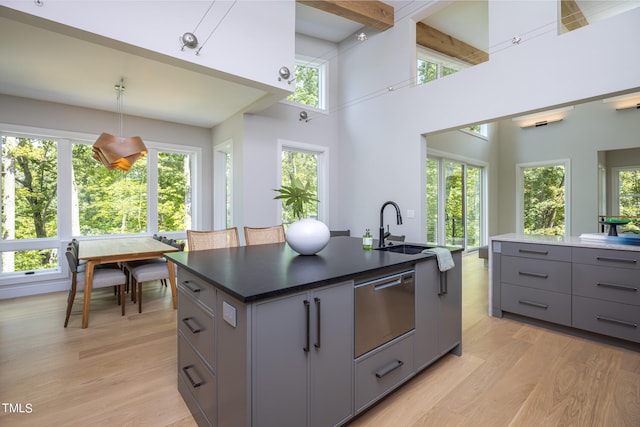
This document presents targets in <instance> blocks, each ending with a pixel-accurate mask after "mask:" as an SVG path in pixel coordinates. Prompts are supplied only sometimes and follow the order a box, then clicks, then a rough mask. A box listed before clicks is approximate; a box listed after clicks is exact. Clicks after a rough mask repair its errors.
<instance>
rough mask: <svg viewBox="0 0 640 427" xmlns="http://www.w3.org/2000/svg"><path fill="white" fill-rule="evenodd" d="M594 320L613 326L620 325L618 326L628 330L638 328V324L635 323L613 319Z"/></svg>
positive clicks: (597, 317)
mask: <svg viewBox="0 0 640 427" xmlns="http://www.w3.org/2000/svg"><path fill="white" fill-rule="evenodd" d="M596 319H598V320H599V321H601V322H608V323H613V324H616V325H620V326H627V327H629V328H637V327H638V324H637V323H635V322H627V321H624V320H618V319H613V318H611V317H605V316H596Z"/></svg>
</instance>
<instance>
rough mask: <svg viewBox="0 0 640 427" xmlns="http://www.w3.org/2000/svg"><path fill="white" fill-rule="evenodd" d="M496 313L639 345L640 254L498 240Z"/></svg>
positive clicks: (494, 282)
mask: <svg viewBox="0 0 640 427" xmlns="http://www.w3.org/2000/svg"><path fill="white" fill-rule="evenodd" d="M492 255H493V275H492V283H491V285H492V293H493V296H492V304H493V314H494V315H497V316H501V315H502V312H503V311H505V312H511V313H516V314H520V315H523V316H527V317H532V318H537V319H540V320H544V321H548V322H552V323H557V324H561V325H565V326H570V327H573V328H577V329H583V330H586V331H590V332H595V333H598V334H601V335H606V336H610V337H615V338H620V339H623V340H627V341H632V342H636V343H640V252H638V251H626V250H616V249H607V248H596V247H589V248H586V247H578V246H568V245H567V246H565V245H545V244H537V243H520V242H501V241H494V242H493V248H492Z"/></svg>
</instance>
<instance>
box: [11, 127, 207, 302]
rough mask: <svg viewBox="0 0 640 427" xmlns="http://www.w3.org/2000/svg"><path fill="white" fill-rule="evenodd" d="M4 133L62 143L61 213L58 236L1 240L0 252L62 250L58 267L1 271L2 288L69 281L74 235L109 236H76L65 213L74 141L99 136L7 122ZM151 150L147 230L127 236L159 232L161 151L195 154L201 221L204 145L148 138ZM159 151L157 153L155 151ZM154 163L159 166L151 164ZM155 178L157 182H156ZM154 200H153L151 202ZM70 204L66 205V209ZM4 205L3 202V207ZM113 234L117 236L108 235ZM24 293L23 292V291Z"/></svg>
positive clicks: (194, 189) (194, 193) (194, 190)
mask: <svg viewBox="0 0 640 427" xmlns="http://www.w3.org/2000/svg"><path fill="white" fill-rule="evenodd" d="M0 133H1V134H3V135H10V136H16V137H23V138H38V139H51V140H54V141H56V143H57V144H58V165H57V171H58V182H57V192H58V194H57V198H58V206H57V215H58V221H57V223H58V224H57V225H58V229H57V236H56V237H50V238H49V237H48V238H44V239H21V240H8V241H7V240H2V239H0V252H15V251H22V250H36V249H57V250H58V267H57V268H48V269H43V270H38V271H35V272H34V273H28V272H6V273H5V272H0V290H1V289H2V287H4V286H7V285H20V284H23V283H32V282H45V281H56V280H62V279H64V280H66V279H68V275H69V268H68V266H67V263H66V261H65V260H64V257H65V255H64V253H65V252H64V251H65V250H66V245H67V243H68V242H69V241H70V240H71V239H72V238H74V237H75V238H78V239H85V240H92V239H101V238H105V237H106V236H107V235H101V236H76V235H73V232H72V219H71V216H70V215H66V216H65V215H64V214H65V213H68V212H69V211H70V210H71V203H72V200H71V199H72V190H71V189H72V185H73V184H72V180H73V176H72V168H71V164H72V148H73V145H74V144H88V145H92V144H93V141H95V139H96V138H97V135H93V134H86V133H80V132H71V131H61V130H53V129H45V128H37V127H32V126H20V125H12V124H7V123H0ZM145 145H146V146H147V148H148V150H149V153H148V154H147V156H148V158H147V198H148V201H147V229H146V231H145V232H143V233H134V234H127V235H123V236H126V237H141V236H148V235H152V234H153V233H155V232H157V227H158V204H157V191H155V192H152V191H151V190H152V189H157V186H158V169H157V166H158V163H157V153H158V152H172V153H181V154H189V155H192V156H193V164H192V167H193V170H192V176H191V197H192V222H195V221H197V218H198V212H199V210H200V209H199V204H200V201H199V196H198V195H199V194H200V188H199V186H200V183H201V182H202V178H201V176H200V175H201V172H200V171H201V169H202V167H201V162H202V148H201V147H198V146H191V145H178V144H169V143H161V142H154V141H150V140H145ZM152 153H155V154H152ZM152 165H154V166H155V169H152V168H151V166H152ZM152 180H153V182H152ZM151 200H153V202H151ZM63 206H66V208H63ZM1 208H2V206H1V205H0V209H1ZM163 234H164V235H167V236H168V237H172V238H180V239H184V238H186V231H180V232H170V233H163ZM108 236H109V237H112V236H114V235H108ZM21 295H22V293H21Z"/></svg>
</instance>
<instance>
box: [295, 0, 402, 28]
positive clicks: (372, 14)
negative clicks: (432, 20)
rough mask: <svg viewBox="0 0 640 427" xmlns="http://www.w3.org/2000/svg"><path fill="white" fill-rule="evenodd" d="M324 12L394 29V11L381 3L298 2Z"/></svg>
mask: <svg viewBox="0 0 640 427" xmlns="http://www.w3.org/2000/svg"><path fill="white" fill-rule="evenodd" d="M296 1H297V2H298V3H301V4H304V5H307V6H311V7H313V8H316V9H319V10H322V11H324V12H328V13H332V14H334V15H338V16H341V17H343V18H346V19H350V20H351V21H355V22H358V23H360V24H363V25H366V26H369V27H373V28H375V29H376V30H380V31H385V30H388V29H389V28H391V27H393V24H394V10H393V6H390V5H388V4H386V3H383V2H381V1H377V0H374V1H340V0H296Z"/></svg>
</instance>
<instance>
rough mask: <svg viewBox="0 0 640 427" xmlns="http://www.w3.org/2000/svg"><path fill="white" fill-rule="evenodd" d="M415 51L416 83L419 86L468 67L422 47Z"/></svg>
mask: <svg viewBox="0 0 640 427" xmlns="http://www.w3.org/2000/svg"><path fill="white" fill-rule="evenodd" d="M417 49H418V51H417V57H418V64H417V66H418V72H417V78H416V82H417V84H419V85H421V84H423V83H427V82H430V81H432V80H436V79H440V78H442V77H445V76H448V75H450V74H453V73H456V72H458V71H460V70H462V69H464V68H467V67H468V66H469V65H465V64H464V63H463V62H461V61H456V60H455V59H453V58H450V57H448V56H445V55H442V54H440V53H437V52H435V51H431V50H429V49H425V48H422V47H418V48H417Z"/></svg>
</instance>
